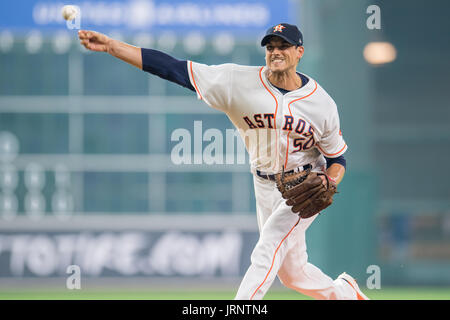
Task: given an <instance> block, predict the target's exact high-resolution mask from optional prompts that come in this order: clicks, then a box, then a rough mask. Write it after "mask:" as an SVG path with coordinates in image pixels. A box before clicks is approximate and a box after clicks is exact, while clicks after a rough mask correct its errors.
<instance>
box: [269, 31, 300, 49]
mask: <svg viewBox="0 0 450 320" xmlns="http://www.w3.org/2000/svg"><path fill="white" fill-rule="evenodd" d="M272 37H279V38H281V39H283V40H285V41H287V42H289V43H290V44H293V45H300V44H298V43H296V42H294V41H292V40H290V39H288V38H286V37H285V36H283V35H282V34H279V33H271V34H267V35H265V36H264V38H262V40H261V47H264V46H265V45H266V44H267V43H268V42H269V41H270V38H272Z"/></svg>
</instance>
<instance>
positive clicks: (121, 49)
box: [107, 39, 142, 69]
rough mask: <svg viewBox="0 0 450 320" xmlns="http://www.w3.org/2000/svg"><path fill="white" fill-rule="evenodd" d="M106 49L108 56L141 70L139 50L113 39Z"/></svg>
mask: <svg viewBox="0 0 450 320" xmlns="http://www.w3.org/2000/svg"><path fill="white" fill-rule="evenodd" d="M107 48H108V49H107V52H108V53H109V54H110V55H112V56H114V57H116V58H118V59H120V60H123V61H125V62H127V63H129V64H131V65H133V66H135V67H136V68H139V69H142V55H141V48H139V47H135V46H132V45H130V44H127V43H125V42H122V41H119V40H115V39H111V40H109V43H108V45H107Z"/></svg>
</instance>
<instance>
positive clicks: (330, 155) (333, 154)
mask: <svg viewBox="0 0 450 320" xmlns="http://www.w3.org/2000/svg"><path fill="white" fill-rule="evenodd" d="M346 146H347V144H344V146H343V147H342V149H341V150H339V151H338V152H336V153H330V154H328V153H326V152H325V151H323V150H322V148H321V147H320V146H319V145H317V148H319V150H320V151H321V152H322V153H323V154H324V155H326V156H327V157H332V156H335V155H337V154H339V153H341V152H342V150H344V149H345V147H346Z"/></svg>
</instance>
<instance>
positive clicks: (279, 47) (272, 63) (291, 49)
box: [266, 37, 303, 72]
mask: <svg viewBox="0 0 450 320" xmlns="http://www.w3.org/2000/svg"><path fill="white" fill-rule="evenodd" d="M302 55H303V47H301V46H299V47H297V46H294V45H292V44H290V43H289V42H287V41H284V40H283V39H281V38H278V37H274V38H273V39H271V40H270V42H269V43H267V45H266V65H267V67H268V68H269V69H270V71H272V72H285V71H287V70H289V69H294V70H295V68H296V67H297V64H298V61H299V60H300V58H301V57H302Z"/></svg>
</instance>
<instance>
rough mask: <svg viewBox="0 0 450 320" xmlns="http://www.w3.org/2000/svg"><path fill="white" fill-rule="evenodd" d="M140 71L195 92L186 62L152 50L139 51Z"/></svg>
mask: <svg viewBox="0 0 450 320" xmlns="http://www.w3.org/2000/svg"><path fill="white" fill-rule="evenodd" d="M141 55H142V70H144V71H146V72H149V73H151V74H154V75H156V76H158V77H160V78H163V79H165V80H169V81H171V82H174V83H176V84H179V85H180V86H183V87H185V88H188V89H190V90H192V91H195V89H194V87H193V86H192V84H191V81H190V80H189V74H188V70H187V61H186V60H178V59H175V58H174V57H172V56H170V55H168V54H166V53H164V52H161V51H158V50H154V49H145V48H142V49H141Z"/></svg>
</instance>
